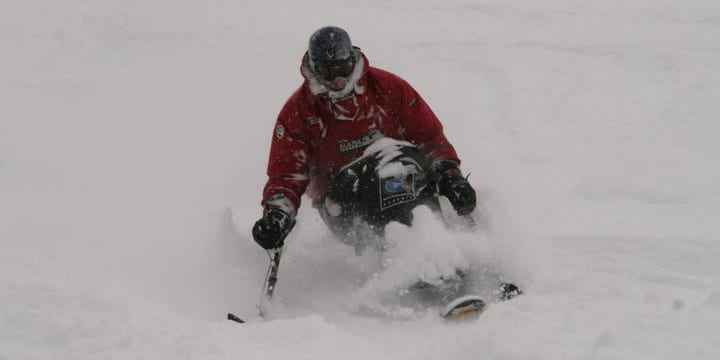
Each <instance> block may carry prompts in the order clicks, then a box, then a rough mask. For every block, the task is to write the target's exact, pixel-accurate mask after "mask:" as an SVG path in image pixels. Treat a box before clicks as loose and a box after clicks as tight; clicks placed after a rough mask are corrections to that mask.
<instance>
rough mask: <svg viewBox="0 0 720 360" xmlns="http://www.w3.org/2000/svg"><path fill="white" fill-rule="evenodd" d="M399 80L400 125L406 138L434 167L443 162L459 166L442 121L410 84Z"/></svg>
mask: <svg viewBox="0 0 720 360" xmlns="http://www.w3.org/2000/svg"><path fill="white" fill-rule="evenodd" d="M398 79H399V85H400V87H401V91H400V93H401V94H402V99H401V104H400V123H401V124H402V126H403V128H404V129H405V138H406V139H407V140H408V141H410V142H412V143H413V144H415V145H417V146H418V148H419V149H420V151H421V152H422V153H423V154H424V155H425V156H426V157H427V158H428V160H429V162H430V164H432V166H433V167H434V166H435V165H436V164H437V163H439V162H441V161H452V162H455V163H457V164H458V165H459V164H460V159H459V158H458V155H457V153H456V152H455V148H454V147H453V146H452V144H450V142H449V141H448V139H447V138H446V137H445V134H444V132H443V126H442V124H441V123H440V120H439V119H438V118H437V116H435V113H433V111H432V109H430V106H428V104H427V103H426V102H425V100H424V99H423V98H422V97H421V96H420V94H418V93H417V91H415V89H413V87H412V86H410V84H408V83H407V82H406V81H404V80H402V79H400V78H398Z"/></svg>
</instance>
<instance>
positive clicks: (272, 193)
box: [262, 94, 309, 217]
mask: <svg viewBox="0 0 720 360" xmlns="http://www.w3.org/2000/svg"><path fill="white" fill-rule="evenodd" d="M297 99H298V97H297V94H295V95H294V96H293V97H291V98H290V99H289V100H288V101H287V103H286V104H285V106H284V107H283V109H282V110H281V111H280V115H278V119H277V121H276V122H275V127H274V128H273V135H272V143H271V145H270V157H269V159H268V167H267V175H268V180H267V183H266V184H265V188H264V190H263V200H262V205H263V206H264V207H265V208H266V209H267V208H279V209H281V210H284V211H286V212H287V213H288V214H290V215H291V216H293V217H294V216H295V214H297V210H298V209H299V208H300V198H301V197H302V195H303V194H304V193H305V189H306V188H307V186H308V183H309V176H308V158H307V156H308V154H309V148H308V142H307V133H306V131H305V129H304V127H303V126H302V122H301V121H300V115H299V111H298V106H297Z"/></svg>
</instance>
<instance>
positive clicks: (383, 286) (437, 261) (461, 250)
mask: <svg viewBox="0 0 720 360" xmlns="http://www.w3.org/2000/svg"><path fill="white" fill-rule="evenodd" d="M413 215H414V217H415V220H414V222H413V226H412V227H408V226H406V225H403V224H400V223H394V222H393V223H390V224H388V226H387V227H386V232H385V235H386V236H385V244H383V246H382V247H383V248H384V251H383V252H382V253H381V254H380V255H381V259H382V260H381V270H380V271H378V272H377V273H376V274H375V275H374V276H373V277H372V278H371V279H370V280H369V281H368V282H367V283H366V284H364V285H363V286H362V287H361V288H360V289H359V290H358V291H357V292H356V294H355V296H354V298H355V299H356V300H357V301H356V302H355V303H354V304H353V305H354V306H355V307H356V310H357V311H360V312H370V313H373V314H376V313H380V314H383V315H389V316H391V317H396V318H411V317H415V316H417V315H418V314H417V313H415V310H414V309H413V307H414V306H413V305H415V304H413V303H410V304H407V303H398V302H397V296H398V295H403V292H405V291H406V289H407V288H409V287H411V286H413V285H415V284H417V283H418V282H424V283H427V284H430V285H432V286H440V285H442V284H443V282H444V281H445V280H446V279H450V278H453V277H455V276H456V275H457V272H458V271H461V272H469V271H474V270H477V269H479V268H483V267H486V266H488V265H489V263H490V261H491V258H492V255H491V254H490V251H489V247H488V241H487V239H486V237H485V235H484V234H483V233H482V232H478V233H471V232H464V231H453V230H450V229H448V228H447V226H446V224H445V222H444V221H443V219H442V218H440V217H439V215H438V214H436V213H433V212H432V211H431V210H430V209H429V208H427V207H425V206H420V207H417V208H416V209H415V210H413ZM422 312H424V311H422Z"/></svg>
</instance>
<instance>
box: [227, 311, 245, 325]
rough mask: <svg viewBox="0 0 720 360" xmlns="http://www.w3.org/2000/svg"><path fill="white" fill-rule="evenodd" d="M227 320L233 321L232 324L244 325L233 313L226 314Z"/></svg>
mask: <svg viewBox="0 0 720 360" xmlns="http://www.w3.org/2000/svg"><path fill="white" fill-rule="evenodd" d="M227 319H228V320H230V321H234V322H236V323H240V324H244V323H245V320H243V319H241V318H239V317H237V316H236V315H235V314H233V313H228V314H227Z"/></svg>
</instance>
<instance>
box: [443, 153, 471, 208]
mask: <svg viewBox="0 0 720 360" xmlns="http://www.w3.org/2000/svg"><path fill="white" fill-rule="evenodd" d="M436 171H437V177H438V180H437V186H438V194H440V195H443V196H445V197H446V198H448V200H450V204H452V206H453V209H455V211H456V212H457V213H458V215H461V216H465V215H468V214H470V213H471V212H472V211H473V210H474V209H475V205H476V202H477V196H476V194H475V189H473V187H472V185H470V183H469V182H468V181H467V179H466V178H465V177H463V176H462V173H460V169H459V167H458V165H457V163H455V162H452V161H442V162H441V163H440V164H438V165H436Z"/></svg>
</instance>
